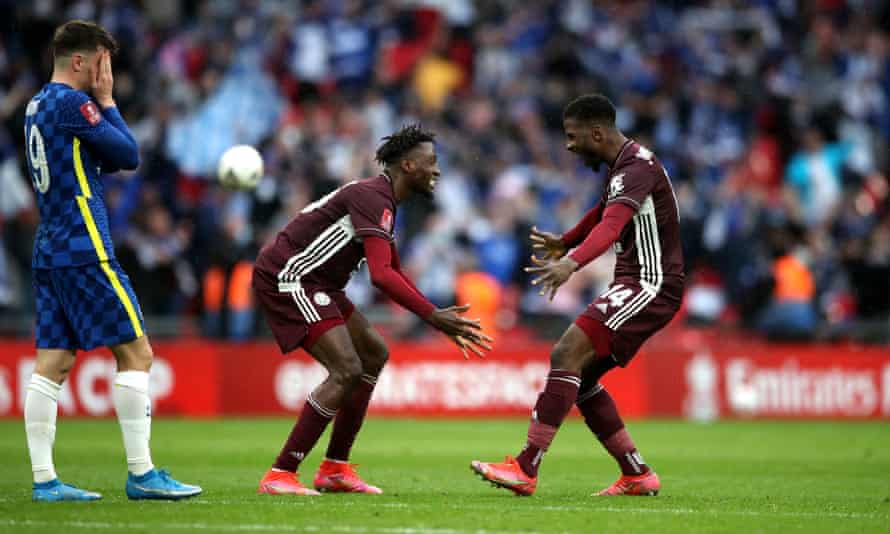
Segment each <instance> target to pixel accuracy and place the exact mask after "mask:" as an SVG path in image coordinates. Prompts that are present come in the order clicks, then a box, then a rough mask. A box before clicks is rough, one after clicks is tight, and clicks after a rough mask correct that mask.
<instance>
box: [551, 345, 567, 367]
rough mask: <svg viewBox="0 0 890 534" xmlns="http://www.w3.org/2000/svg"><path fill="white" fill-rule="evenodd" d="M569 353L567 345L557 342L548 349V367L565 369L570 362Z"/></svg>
mask: <svg viewBox="0 0 890 534" xmlns="http://www.w3.org/2000/svg"><path fill="white" fill-rule="evenodd" d="M570 360H571V358H570V354H569V351H568V350H567V347H566V346H565V345H564V344H562V343H557V344H556V345H555V346H554V347H553V349H552V350H551V351H550V368H551V369H566V370H569V368H568V367H567V366H568V365H569V363H570Z"/></svg>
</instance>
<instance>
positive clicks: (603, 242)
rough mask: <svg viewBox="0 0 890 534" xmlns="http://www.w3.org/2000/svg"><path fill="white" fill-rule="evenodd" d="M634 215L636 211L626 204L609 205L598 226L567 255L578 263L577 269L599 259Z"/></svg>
mask: <svg viewBox="0 0 890 534" xmlns="http://www.w3.org/2000/svg"><path fill="white" fill-rule="evenodd" d="M634 213H636V210H635V209H633V208H632V207H630V206H628V205H627V204H622V203H614V204H610V205H609V207H608V208H606V209H605V210H604V211H603V218H602V220H601V221H600V222H599V224H597V225H596V226H595V227H594V229H593V231H591V232H590V234H588V235H587V237H586V238H585V239H584V241H583V242H582V243H581V244H580V245H579V246H578V248H576V249H575V250H573V251H572V253H571V254H569V257H571V258H572V259H573V260H575V261H576V262H577V263H578V268H579V269H580V268H581V267H584V266H585V265H587V264H588V263H590V262H592V261H593V260H595V259H596V258H599V257H600V255H602V253H603V252H605V251H606V250H607V249H608V248H609V247H610V246H612V243H614V242H615V241H616V240H617V239H618V237H619V236H620V235H621V230H623V229H624V226H625V225H626V224H627V223H628V222H630V219H631V218H632V217H633V216H634Z"/></svg>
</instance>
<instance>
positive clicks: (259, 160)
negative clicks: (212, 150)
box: [217, 145, 263, 189]
mask: <svg viewBox="0 0 890 534" xmlns="http://www.w3.org/2000/svg"><path fill="white" fill-rule="evenodd" d="M217 177H218V178H219V181H220V183H222V184H223V185H224V186H225V187H229V188H232V189H253V188H255V187H256V186H257V184H258V183H259V182H260V178H262V177H263V157H262V156H260V153H259V152H257V149H255V148H253V147H252V146H250V145H235V146H233V147H230V148H228V149H227V150H226V151H225V152H223V155H222V156H220V158H219V167H218V168H217Z"/></svg>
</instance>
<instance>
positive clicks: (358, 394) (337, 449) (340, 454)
mask: <svg viewBox="0 0 890 534" xmlns="http://www.w3.org/2000/svg"><path fill="white" fill-rule="evenodd" d="M376 384H377V377H376V376H371V375H362V379H361V381H360V382H359V384H358V386H357V387H356V388H355V391H354V392H353V394H352V397H351V398H350V399H349V400H347V401H346V402H345V403H343V406H341V407H340V410H339V411H338V412H337V418H336V419H334V429H333V430H332V431H331V441H330V443H328V451H327V453H325V457H326V458H328V459H329V460H339V461H341V462H345V461H347V460H348V459H349V451H350V450H352V444H353V443H355V437H356V435H358V431H359V430H360V429H361V428H362V423H363V422H364V421H365V414H366V413H367V412H368V404H369V403H370V402H371V395H372V394H373V393H374V386H375V385H376Z"/></svg>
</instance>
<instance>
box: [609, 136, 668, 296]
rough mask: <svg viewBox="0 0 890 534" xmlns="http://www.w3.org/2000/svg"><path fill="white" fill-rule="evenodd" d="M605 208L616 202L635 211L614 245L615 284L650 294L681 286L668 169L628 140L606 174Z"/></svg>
mask: <svg viewBox="0 0 890 534" xmlns="http://www.w3.org/2000/svg"><path fill="white" fill-rule="evenodd" d="M609 171H610V172H609V176H608V178H607V181H606V190H605V193H604V196H605V202H606V206H608V205H609V204H612V203H614V202H621V203H624V204H627V205H628V206H630V207H632V208H633V209H634V210H636V212H637V213H636V214H635V215H634V217H633V219H632V224H628V225H626V226H625V227H624V229H623V230H622V231H621V235H620V236H619V238H618V240H617V241H616V242H615V245H614V246H615V253H616V255H617V262H616V264H615V279H618V278H621V277H632V278H634V279H636V280H639V281H640V284H641V285H642V286H643V287H644V288H647V289H649V290H651V291H654V292H656V293H657V292H658V291H659V290H660V289H661V287H662V284H663V283H664V282H665V280H666V279H667V282H668V283H671V284H672V285H673V284H674V283H680V284H682V281H683V250H682V248H681V245H680V216H679V210H678V208H677V197H676V195H675V194H674V189H673V186H672V185H671V179H670V178H669V177H668V174H667V170H665V168H664V167H663V166H662V165H661V163H660V162H659V161H658V158H656V157H655V155H654V154H653V153H652V151H651V150H649V149H647V148H646V147H644V146H642V145H640V144H638V143H636V142H634V141H631V140H628V141H627V142H626V143H625V144H624V146H623V147H622V149H621V152H619V154H618V157H617V158H616V159H615V163H614V164H613V165H612V168H611V169H610V170H609Z"/></svg>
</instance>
